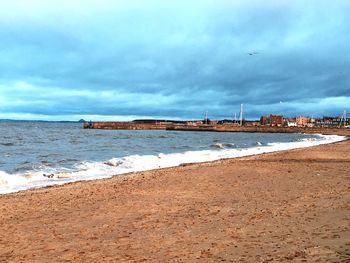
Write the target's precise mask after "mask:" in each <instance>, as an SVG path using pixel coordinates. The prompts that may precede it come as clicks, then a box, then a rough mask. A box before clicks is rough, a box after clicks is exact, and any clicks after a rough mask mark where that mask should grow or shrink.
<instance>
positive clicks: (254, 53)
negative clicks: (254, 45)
mask: <svg viewBox="0 0 350 263" xmlns="http://www.w3.org/2000/svg"><path fill="white" fill-rule="evenodd" d="M256 54H259V53H258V52H255V51H254V52H249V53H248V55H249V56H253V55H256Z"/></svg>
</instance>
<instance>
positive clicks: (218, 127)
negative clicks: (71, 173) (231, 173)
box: [84, 122, 350, 136]
mask: <svg viewBox="0 0 350 263" xmlns="http://www.w3.org/2000/svg"><path fill="white" fill-rule="evenodd" d="M84 129H106V130H169V131H196V132H198V131H204V132H263V133H266V132H268V133H320V134H335V133H336V134H338V135H344V136H350V129H349V128H325V127H283V126H282V127H279V126H238V125H234V124H195V123H192V124H188V123H171V122H152V123H138V122H86V123H84Z"/></svg>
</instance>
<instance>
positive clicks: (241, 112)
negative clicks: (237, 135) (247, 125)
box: [239, 104, 243, 126]
mask: <svg viewBox="0 0 350 263" xmlns="http://www.w3.org/2000/svg"><path fill="white" fill-rule="evenodd" d="M239 120H240V121H239V124H240V126H242V125H243V104H241V111H240V114H239Z"/></svg>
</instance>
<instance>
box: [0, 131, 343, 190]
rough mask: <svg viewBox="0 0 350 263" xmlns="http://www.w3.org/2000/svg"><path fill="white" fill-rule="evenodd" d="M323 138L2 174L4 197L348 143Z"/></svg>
mask: <svg viewBox="0 0 350 263" xmlns="http://www.w3.org/2000/svg"><path fill="white" fill-rule="evenodd" d="M318 137H319V138H317V139H316V140H315V139H314V138H310V139H302V140H299V141H297V142H287V143H270V144H268V145H266V146H261V145H259V144H258V145H257V146H256V147H252V148H243V149H233V148H224V149H216V150H204V151H187V152H183V153H171V154H159V155H130V156H126V157H122V158H113V159H111V160H108V161H105V162H84V163H81V164H79V165H77V166H76V167H75V168H76V169H74V170H66V171H64V172H63V171H54V170H51V171H40V172H34V173H30V174H7V173H5V172H2V171H0V194H6V193H12V192H18V191H21V190H26V189H30V188H38V187H45V186H50V185H61V184H65V183H69V182H75V181H84V180H95V179H102V178H108V177H111V176H113V175H120V174H125V173H130V172H138V171H146V170H153V169H159V168H167V167H174V166H179V165H181V164H186V163H199V162H208V161H215V160H219V159H226V158H237V157H243V156H250V155H256V154H262V153H268V152H276V151H282V150H290V149H296V148H304V147H310V146H315V145H320V144H327V143H333V142H338V141H342V140H345V139H346V137H344V136H337V135H320V134H319V135H318Z"/></svg>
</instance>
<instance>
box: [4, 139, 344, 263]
mask: <svg viewBox="0 0 350 263" xmlns="http://www.w3.org/2000/svg"><path fill="white" fill-rule="evenodd" d="M349 179H350V141H344V142H340V143H336V144H329V145H322V146H316V147H313V148H307V149H297V150H292V151H287V152H279V153H270V154H264V155H260V156H253V157H244V158H240V159H230V160H221V161H216V162H212V163H204V164H193V165H186V166H182V167H177V168H170V169H162V170H157V171H149V172H142V173H136V174H129V175H125V176H117V177H114V178H111V179H106V180H100V181H91V182H77V183H72V184H68V185H64V186H56V187H50V188H44V189H35V190H28V191H24V192H20V193H15V194H9V195H2V196H0V262H350V180H349Z"/></svg>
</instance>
